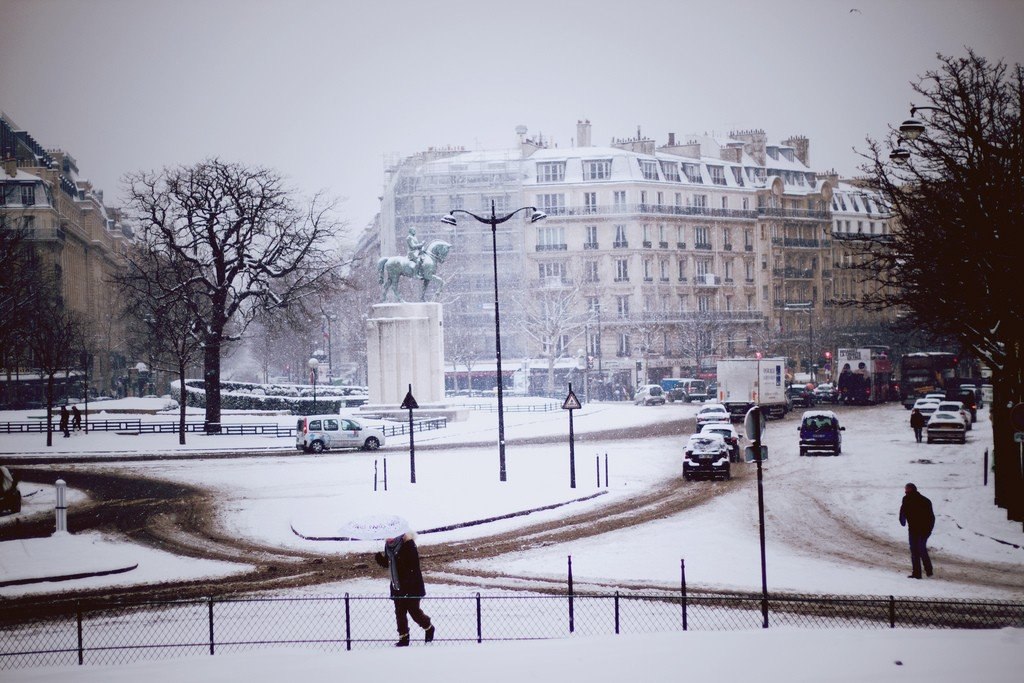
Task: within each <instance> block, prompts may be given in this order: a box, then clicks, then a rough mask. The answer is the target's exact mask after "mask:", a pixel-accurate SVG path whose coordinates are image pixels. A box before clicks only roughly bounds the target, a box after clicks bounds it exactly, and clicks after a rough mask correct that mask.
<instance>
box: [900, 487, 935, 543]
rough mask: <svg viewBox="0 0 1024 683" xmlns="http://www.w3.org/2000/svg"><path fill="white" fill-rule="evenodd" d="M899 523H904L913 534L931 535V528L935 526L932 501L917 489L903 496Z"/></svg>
mask: <svg viewBox="0 0 1024 683" xmlns="http://www.w3.org/2000/svg"><path fill="white" fill-rule="evenodd" d="M900 524H902V525H905V526H906V527H907V530H908V531H909V532H910V533H912V534H914V535H915V536H931V534H932V529H934V528H935V513H934V512H933V511H932V502H931V501H930V500H928V499H927V498H925V497H924V496H922V495H921V494H920V492H918V491H914V492H913V493H908V494H907V495H905V496H903V504H902V505H900Z"/></svg>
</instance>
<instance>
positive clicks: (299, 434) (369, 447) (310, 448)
mask: <svg viewBox="0 0 1024 683" xmlns="http://www.w3.org/2000/svg"><path fill="white" fill-rule="evenodd" d="M383 445H384V428H383V427H381V426H379V425H371V424H367V423H364V422H362V421H361V420H357V419H355V418H351V417H342V416H340V415H308V416H305V417H300V418H299V421H298V424H296V426H295V447H296V448H297V449H298V450H300V451H303V452H305V453H311V452H312V453H321V452H323V451H326V450H329V449H332V448H361V449H363V450H364V451H375V450H377V449H378V448H380V447H381V446H383Z"/></svg>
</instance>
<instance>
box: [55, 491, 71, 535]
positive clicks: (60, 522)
mask: <svg viewBox="0 0 1024 683" xmlns="http://www.w3.org/2000/svg"><path fill="white" fill-rule="evenodd" d="M55 486H56V487H57V507H56V509H55V512H56V514H57V521H56V529H55V531H54V533H58V534H61V533H63V534H66V533H67V532H68V504H67V484H66V483H65V482H64V480H63V479H58V480H57V481H56V483H55Z"/></svg>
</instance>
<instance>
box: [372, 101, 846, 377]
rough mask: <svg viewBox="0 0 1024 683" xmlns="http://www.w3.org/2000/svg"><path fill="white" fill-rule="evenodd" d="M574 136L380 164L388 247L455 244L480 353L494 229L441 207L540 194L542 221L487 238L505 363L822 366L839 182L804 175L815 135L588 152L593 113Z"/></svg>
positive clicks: (520, 222) (665, 372) (456, 310)
mask: <svg viewBox="0 0 1024 683" xmlns="http://www.w3.org/2000/svg"><path fill="white" fill-rule="evenodd" d="M576 132H577V135H576V138H575V144H574V145H573V146H571V147H568V148H557V147H552V146H550V145H548V144H546V143H545V142H544V141H543V140H537V139H530V138H528V137H527V136H526V131H525V129H523V128H520V129H518V130H517V135H518V137H519V140H518V146H517V147H516V148H514V149H510V150H504V151H499V152H468V151H465V150H462V149H458V148H448V149H441V150H437V149H432V150H428V151H427V152H425V153H423V154H420V155H416V156H413V157H409V158H407V159H404V160H402V161H401V162H397V163H395V164H393V165H392V166H390V167H389V169H388V173H387V182H386V188H385V192H384V196H383V198H382V210H381V221H380V230H381V237H380V244H381V249H382V252H383V253H385V254H388V253H404V244H405V241H404V240H405V238H406V235H407V234H408V232H409V229H410V228H412V229H415V230H416V231H417V236H418V238H420V239H423V240H424V241H426V240H429V239H431V238H441V239H446V240H448V241H450V242H452V243H453V244H454V245H455V249H454V250H453V255H452V261H451V266H452V267H449V264H446V268H445V270H446V272H447V273H448V274H449V277H450V280H451V282H450V283H449V288H448V289H447V290H446V291H447V293H448V300H447V301H446V308H445V324H446V335H448V336H450V337H455V338H457V337H459V336H460V330H465V332H466V336H468V337H469V338H470V339H471V340H472V343H474V344H475V348H476V355H477V357H478V358H480V359H481V360H484V359H487V358H489V357H490V358H493V355H494V332H493V318H494V291H493V273H492V256H493V254H492V236H491V235H490V234H489V233H490V227H489V226H488V225H484V224H481V223H479V222H477V221H475V220H471V219H468V218H465V219H464V218H463V217H462V216H458V215H457V216H456V217H457V218H458V221H457V225H456V226H448V225H444V224H442V223H441V218H442V217H443V216H444V215H445V214H446V213H447V212H448V211H451V210H453V209H462V210H466V211H472V212H473V213H476V214H478V215H481V216H484V217H486V216H489V215H490V212H491V207H492V206H493V207H494V211H495V213H496V214H497V215H498V216H499V217H500V216H502V215H504V214H506V213H508V212H510V211H513V210H515V209H517V208H519V207H523V206H533V207H536V208H537V209H539V210H540V211H543V212H544V213H545V214H547V218H546V219H544V220H542V221H539V222H536V223H530V222H529V212H523V214H520V215H519V216H516V217H515V218H513V219H511V220H509V221H508V222H506V223H503V224H501V225H500V226H498V228H497V230H496V234H495V235H494V238H495V239H494V244H493V247H494V249H495V251H496V253H497V259H498V263H499V268H498V286H499V292H500V302H499V305H500V307H501V308H500V313H501V319H502V348H503V356H505V357H506V358H507V359H517V360H519V361H522V362H523V363H526V362H527V361H529V360H530V359H537V358H548V359H554V358H561V359H564V358H567V357H569V358H571V357H576V356H581V355H582V356H586V358H587V361H588V362H589V367H590V369H591V372H592V377H591V378H590V379H592V380H595V381H600V380H603V381H604V382H605V383H606V384H607V385H609V386H625V387H628V388H632V387H634V386H635V385H636V384H638V383H643V382H653V381H657V380H659V379H661V378H663V377H669V376H676V377H679V376H694V375H708V374H711V373H713V372H714V367H715V363H716V361H717V360H718V359H719V358H721V357H728V356H737V355H739V356H744V355H751V354H754V353H756V352H771V353H785V354H786V355H787V356H789V357H791V358H794V359H797V360H798V361H800V362H803V363H804V364H805V365H808V366H810V365H812V364H815V363H817V362H818V355H819V350H818V346H819V345H818V344H815V343H814V341H813V328H814V325H815V324H816V323H817V324H818V325H819V326H820V325H822V323H821V321H822V320H825V319H827V318H828V317H829V316H830V315H833V314H834V312H833V309H834V308H837V307H836V306H835V303H836V302H835V301H834V299H835V296H834V292H836V280H835V278H836V273H837V272H838V271H837V268H835V267H834V265H833V264H834V263H835V262H836V261H837V260H840V261H841V259H842V258H843V257H840V256H837V254H838V253H840V252H837V251H836V246H835V241H834V240H833V239H832V233H833V231H834V229H835V224H834V222H833V221H834V219H833V213H834V211H835V207H836V206H837V204H836V202H835V197H834V191H835V188H836V186H837V183H838V178H835V177H834V176H829V175H822V176H819V174H816V173H815V172H814V171H812V170H811V168H810V159H809V151H810V141H809V140H808V139H807V138H804V137H799V136H797V137H792V138H789V139H787V140H784V141H782V142H781V143H780V144H769V142H768V139H767V135H766V134H765V133H764V131H761V130H750V131H736V132H733V133H731V134H730V135H728V136H725V137H712V136H700V137H695V138H690V139H687V140H686V141H677V140H676V139H675V136H674V135H673V134H670V135H669V136H668V139H667V141H666V142H665V144H662V145H658V144H657V143H656V142H655V141H654V140H653V139H650V138H647V137H645V136H643V135H642V134H641V132H640V131H639V130H638V131H637V135H636V136H635V137H630V138H626V139H613V140H612V141H611V142H610V143H609V144H608V145H606V146H598V145H593V144H592V143H591V125H590V123H589V121H580V122H578V123H577V131H576ZM844 220H846V219H845V218H844ZM851 220H853V219H852V218H851ZM843 227H844V228H845V224H844V225H843ZM840 251H841V250H840ZM840 282H841V283H843V284H842V286H844V287H845V286H846V280H842V279H841V280H840ZM843 291H845V290H843ZM844 314H845V313H844ZM825 348H828V347H825V346H822V350H823V349H825ZM506 365H508V366H510V370H513V369H515V367H516V360H511V361H510V360H506ZM582 365H583V363H582V362H581V366H582ZM594 373H596V374H594Z"/></svg>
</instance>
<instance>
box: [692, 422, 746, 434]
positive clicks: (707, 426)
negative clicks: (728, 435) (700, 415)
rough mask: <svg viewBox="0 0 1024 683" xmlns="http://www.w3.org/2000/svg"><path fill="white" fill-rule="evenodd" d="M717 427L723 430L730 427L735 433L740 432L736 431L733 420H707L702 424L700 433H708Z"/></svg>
mask: <svg viewBox="0 0 1024 683" xmlns="http://www.w3.org/2000/svg"><path fill="white" fill-rule="evenodd" d="M715 429H720V430H723V431H724V430H726V429H728V430H729V431H731V432H732V433H733V434H736V435H738V434H739V432H737V431H736V427H735V425H733V423H731V422H705V423H704V424H702V425H701V426H700V432H699V433H700V434H706V433H708V432H711V431H713V430H715Z"/></svg>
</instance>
